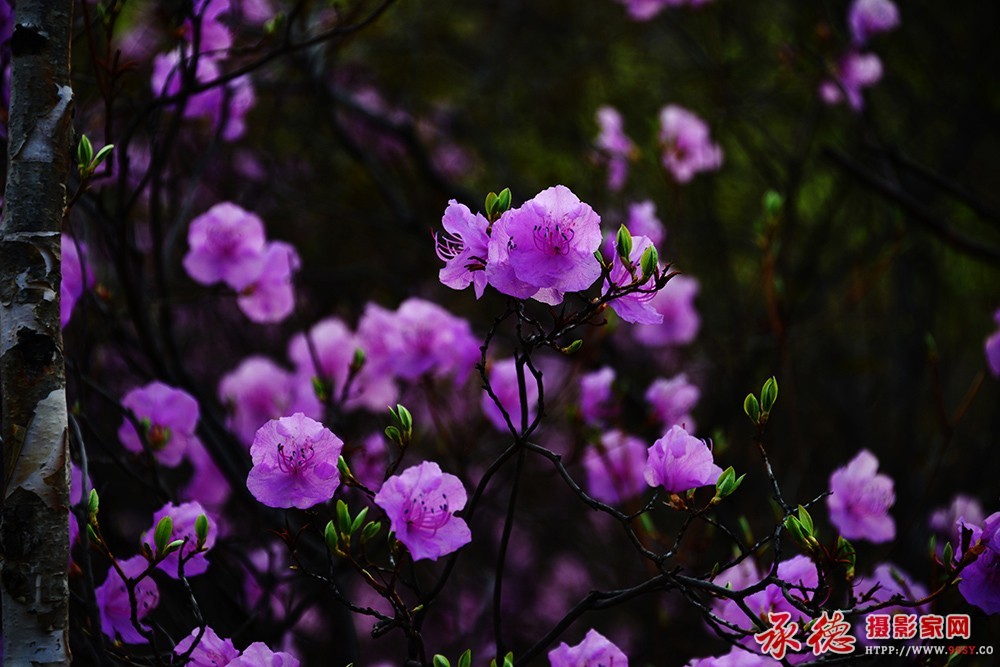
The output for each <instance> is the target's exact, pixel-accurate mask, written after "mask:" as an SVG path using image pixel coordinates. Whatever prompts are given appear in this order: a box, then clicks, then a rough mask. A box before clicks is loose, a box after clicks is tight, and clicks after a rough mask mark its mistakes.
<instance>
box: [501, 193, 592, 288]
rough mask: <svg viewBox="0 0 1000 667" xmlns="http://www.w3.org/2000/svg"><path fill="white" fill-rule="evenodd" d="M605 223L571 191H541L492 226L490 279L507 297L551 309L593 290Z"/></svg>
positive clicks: (505, 214)
mask: <svg viewBox="0 0 1000 667" xmlns="http://www.w3.org/2000/svg"><path fill="white" fill-rule="evenodd" d="M600 245H601V219H600V217H599V216H598V215H597V213H595V212H594V209H592V208H590V206H588V205H587V204H585V203H583V202H581V201H580V200H579V199H578V198H577V196H576V195H575V194H573V193H572V192H571V191H570V189H569V188H567V187H566V186H564V185H556V186H554V187H551V188H548V189H547V190H543V191H542V192H540V193H538V194H537V195H536V196H535V197H534V198H533V199H531V200H529V201H526V202H525V203H524V204H522V205H521V207H520V208H517V209H512V210H509V211H507V212H506V213H504V214H503V215H502V216H501V217H500V219H499V220H497V221H496V222H495V223H494V224H493V231H492V234H491V236H490V243H489V257H488V261H487V264H486V277H487V279H488V280H489V283H490V284H491V285H493V286H494V287H495V288H497V289H498V290H499V291H500V292H503V293H504V294H509V295H510V296H513V297H516V298H518V299H526V298H528V297H535V298H536V299H538V300H540V301H543V302H545V303H548V304H550V305H554V304H557V303H559V302H561V301H562V293H563V292H578V291H581V290H585V289H587V288H588V287H590V286H591V285H592V284H593V283H594V281H595V280H597V278H598V276H600V274H601V266H600V263H599V262H598V261H597V258H595V257H594V252H595V251H596V250H597V249H598V248H599V247H600Z"/></svg>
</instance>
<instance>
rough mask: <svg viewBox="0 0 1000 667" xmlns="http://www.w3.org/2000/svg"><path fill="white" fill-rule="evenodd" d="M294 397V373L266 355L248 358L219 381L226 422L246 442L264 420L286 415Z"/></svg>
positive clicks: (220, 398) (251, 439)
mask: <svg viewBox="0 0 1000 667" xmlns="http://www.w3.org/2000/svg"><path fill="white" fill-rule="evenodd" d="M291 399H292V375H291V373H289V372H288V371H286V370H285V369H284V368H282V367H281V366H278V364H276V363H274V362H273V361H271V360H270V359H267V358H265V357H259V356H251V357H247V358H246V359H244V360H243V361H241V362H240V365H239V366H237V367H236V368H235V369H233V370H232V371H231V372H229V373H227V374H226V375H224V376H223V377H222V379H221V380H219V401H221V402H222V404H223V405H225V406H226V407H227V408H228V411H229V418H228V420H227V422H226V425H227V426H228V427H229V429H230V430H231V431H232V432H233V433H234V434H235V435H236V436H237V437H238V438H239V439H240V441H242V442H243V443H245V444H247V445H249V444H250V443H252V442H253V437H254V435H255V434H256V433H257V429H259V428H260V427H261V426H263V425H264V423H265V422H267V421H268V420H270V419H277V418H278V417H283V416H285V415H286V414H287V412H288V406H289V405H290V404H291Z"/></svg>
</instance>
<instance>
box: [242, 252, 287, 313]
mask: <svg viewBox="0 0 1000 667" xmlns="http://www.w3.org/2000/svg"><path fill="white" fill-rule="evenodd" d="M301 265H302V261H301V260H300V259H299V253H298V252H296V250H295V248H293V247H292V246H291V245H289V244H287V243H284V242H282V241H272V242H270V243H268V244H267V246H265V248H264V251H263V254H262V256H261V265H260V271H259V272H258V273H257V275H255V276H254V277H253V279H252V280H251V281H250V282H249V283H248V284H247V285H244V286H243V287H242V288H240V294H239V297H238V298H237V299H236V303H237V304H239V307H240V310H242V311H243V314H244V315H246V316H247V317H248V318H250V320H252V321H254V322H259V323H270V322H281V321H282V320H284V319H285V318H286V317H288V316H289V315H291V314H292V311H293V310H294V309H295V289H294V285H293V284H292V274H293V273H295V272H296V271H298V270H299V268H300V267H301Z"/></svg>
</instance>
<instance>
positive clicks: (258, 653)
mask: <svg viewBox="0 0 1000 667" xmlns="http://www.w3.org/2000/svg"><path fill="white" fill-rule="evenodd" d="M299 664H300V663H299V660H298V658H296V657H295V656H293V655H292V654H291V653H286V652H284V651H279V652H277V653H275V652H274V651H272V650H271V649H269V648H268V647H267V645H266V644H264V642H254V643H253V644H250V646H247V647H246V648H245V649H244V650H243V654H242V655H241V656H240V657H238V658H236V659H235V660H233V661H232V662H231V663H229V666H228V667H299Z"/></svg>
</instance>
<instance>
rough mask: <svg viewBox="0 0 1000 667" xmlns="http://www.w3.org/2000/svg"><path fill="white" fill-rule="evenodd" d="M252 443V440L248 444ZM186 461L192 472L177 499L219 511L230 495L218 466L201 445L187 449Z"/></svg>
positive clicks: (229, 488)
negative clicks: (192, 501)
mask: <svg viewBox="0 0 1000 667" xmlns="http://www.w3.org/2000/svg"><path fill="white" fill-rule="evenodd" d="M252 441H253V438H251V439H250V441H248V444H249V442H252ZM187 460H188V462H189V463H190V464H191V468H192V470H193V471H194V472H193V473H192V474H191V478H190V479H189V480H188V483H187V485H186V486H185V487H184V488H183V489H182V490H181V492H180V494H179V496H178V497H179V498H180V499H181V500H194V501H197V502H199V503H201V504H202V505H205V506H206V507H210V508H212V509H213V510H216V511H218V510H220V509H221V508H222V505H223V504H225V502H226V500H228V499H229V494H230V493H232V487H231V486H230V485H229V480H228V479H226V476H225V475H223V474H222V471H221V470H219V466H217V465H216V464H215V461H214V460H213V459H212V456H211V454H209V453H208V451H207V450H206V449H205V446H204V444H202V443H199V444H198V445H192V446H191V447H189V448H188V451H187Z"/></svg>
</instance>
